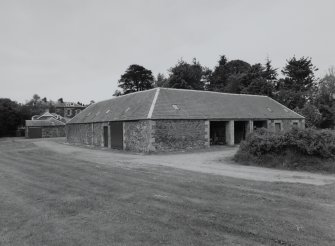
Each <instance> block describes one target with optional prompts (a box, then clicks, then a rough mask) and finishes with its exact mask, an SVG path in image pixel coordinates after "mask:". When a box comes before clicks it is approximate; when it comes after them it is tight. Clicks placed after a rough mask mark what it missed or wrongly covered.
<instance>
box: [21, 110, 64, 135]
mask: <svg viewBox="0 0 335 246" xmlns="http://www.w3.org/2000/svg"><path fill="white" fill-rule="evenodd" d="M65 124H66V119H65V118H64V117H62V116H60V115H57V114H55V113H49V112H45V113H44V114H42V115H34V116H33V117H32V119H31V120H26V130H25V136H26V138H52V137H65Z"/></svg>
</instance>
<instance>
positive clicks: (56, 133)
mask: <svg viewBox="0 0 335 246" xmlns="http://www.w3.org/2000/svg"><path fill="white" fill-rule="evenodd" d="M56 137H65V126H44V127H42V138H56Z"/></svg>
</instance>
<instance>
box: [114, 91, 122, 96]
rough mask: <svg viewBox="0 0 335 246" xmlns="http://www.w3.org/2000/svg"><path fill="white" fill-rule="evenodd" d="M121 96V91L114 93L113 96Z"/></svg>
mask: <svg viewBox="0 0 335 246" xmlns="http://www.w3.org/2000/svg"><path fill="white" fill-rule="evenodd" d="M121 95H122V91H120V90H115V91H114V94H113V96H114V97H118V96H121Z"/></svg>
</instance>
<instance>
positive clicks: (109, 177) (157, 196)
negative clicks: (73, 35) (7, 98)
mask: <svg viewBox="0 0 335 246" xmlns="http://www.w3.org/2000/svg"><path fill="white" fill-rule="evenodd" d="M113 161H114V160H112V154H111V164H110V165H101V164H97V163H94V162H90V161H80V160H78V159H77V158H75V156H73V155H71V154H69V153H59V152H54V151H51V150H47V149H44V148H42V147H37V146H36V145H35V144H34V143H33V142H32V141H11V140H5V141H0V245H20V246H23V245H34V246H39V245H158V244H167V245H335V184H330V185H324V186H314V185H306V184H294V183H293V184H292V183H291V184H289V183H279V182H278V183H271V182H260V181H247V180H241V179H235V178H228V177H223V176H217V175H210V174H202V173H197V172H191V171H186V170H180V169H175V168H169V167H160V166H150V167H139V166H134V168H130V166H131V165H129V163H127V165H125V166H124V167H122V165H120V162H121V161H120V160H115V162H118V163H117V164H118V165H113ZM121 164H122V163H121ZM130 164H131V163H130Z"/></svg>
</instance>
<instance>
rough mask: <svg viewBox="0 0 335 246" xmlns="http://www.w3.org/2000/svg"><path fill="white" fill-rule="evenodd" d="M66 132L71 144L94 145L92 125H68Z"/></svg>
mask: <svg viewBox="0 0 335 246" xmlns="http://www.w3.org/2000/svg"><path fill="white" fill-rule="evenodd" d="M65 131H66V138H67V141H68V142H69V143H76V144H85V145H92V124H67V125H66V128H65Z"/></svg>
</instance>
